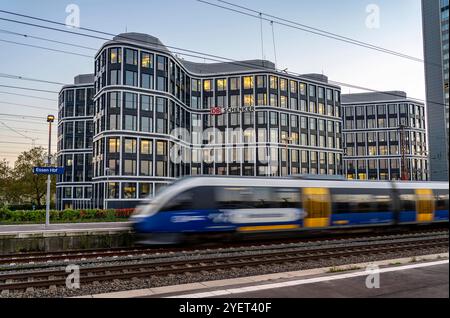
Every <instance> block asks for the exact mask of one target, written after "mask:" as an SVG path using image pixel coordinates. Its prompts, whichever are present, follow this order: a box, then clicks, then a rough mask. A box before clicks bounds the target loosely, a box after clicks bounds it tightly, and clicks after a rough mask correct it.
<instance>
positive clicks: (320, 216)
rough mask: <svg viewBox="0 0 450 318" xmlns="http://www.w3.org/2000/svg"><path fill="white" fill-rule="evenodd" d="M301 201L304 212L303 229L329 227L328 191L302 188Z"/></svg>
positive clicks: (329, 199) (329, 207) (329, 201)
mask: <svg viewBox="0 0 450 318" xmlns="http://www.w3.org/2000/svg"><path fill="white" fill-rule="evenodd" d="M302 201H303V208H304V210H305V212H306V216H305V218H304V222H303V226H304V227H305V228H321V227H328V226H329V225H330V217H331V197H330V190H329V189H325V188H304V189H303V193H302Z"/></svg>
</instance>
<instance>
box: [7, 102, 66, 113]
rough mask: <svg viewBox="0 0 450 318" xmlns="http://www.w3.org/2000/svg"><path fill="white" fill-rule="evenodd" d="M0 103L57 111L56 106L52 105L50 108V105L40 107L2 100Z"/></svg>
mask: <svg viewBox="0 0 450 318" xmlns="http://www.w3.org/2000/svg"><path fill="white" fill-rule="evenodd" d="M0 104H5V105H13V106H21V107H26V108H34V109H39V110H51V111H57V107H54V108H50V107H40V106H33V105H27V104H20V103H10V102H3V101H1V102H0Z"/></svg>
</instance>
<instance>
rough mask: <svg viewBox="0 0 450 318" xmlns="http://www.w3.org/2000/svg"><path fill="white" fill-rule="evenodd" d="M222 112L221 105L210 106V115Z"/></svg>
mask: <svg viewBox="0 0 450 318" xmlns="http://www.w3.org/2000/svg"><path fill="white" fill-rule="evenodd" d="M222 114H223V108H222V107H212V108H211V115H216V116H217V115H222Z"/></svg>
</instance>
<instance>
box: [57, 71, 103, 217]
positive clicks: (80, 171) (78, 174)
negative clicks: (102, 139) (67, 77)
mask: <svg viewBox="0 0 450 318" xmlns="http://www.w3.org/2000/svg"><path fill="white" fill-rule="evenodd" d="M93 116H94V75H93V74H86V75H79V76H77V77H75V81H74V85H69V86H64V87H63V88H62V89H61V91H60V93H59V106H58V152H57V161H58V166H60V167H65V172H64V175H61V176H58V177H57V183H56V198H57V200H56V207H57V209H59V210H62V209H69V208H74V209H86V208H91V207H92V206H93V203H92V183H91V182H92V174H93V169H92V140H93V136H94V122H93Z"/></svg>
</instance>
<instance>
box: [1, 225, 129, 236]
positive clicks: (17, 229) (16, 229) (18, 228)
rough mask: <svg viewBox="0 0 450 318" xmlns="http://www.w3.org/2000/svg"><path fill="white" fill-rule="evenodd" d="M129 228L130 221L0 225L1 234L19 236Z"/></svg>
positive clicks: (127, 229)
mask: <svg viewBox="0 0 450 318" xmlns="http://www.w3.org/2000/svg"><path fill="white" fill-rule="evenodd" d="M129 230H131V223H130V222H102V223H64V224H50V225H49V226H48V227H46V226H45V224H26V225H0V238H1V236H12V235H14V236H20V237H26V236H27V235H36V234H42V235H43V236H45V235H47V234H50V235H54V234H57V233H60V232H61V233H69V232H73V233H82V232H93V231H94V232H105V231H106V232H114V231H129Z"/></svg>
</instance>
